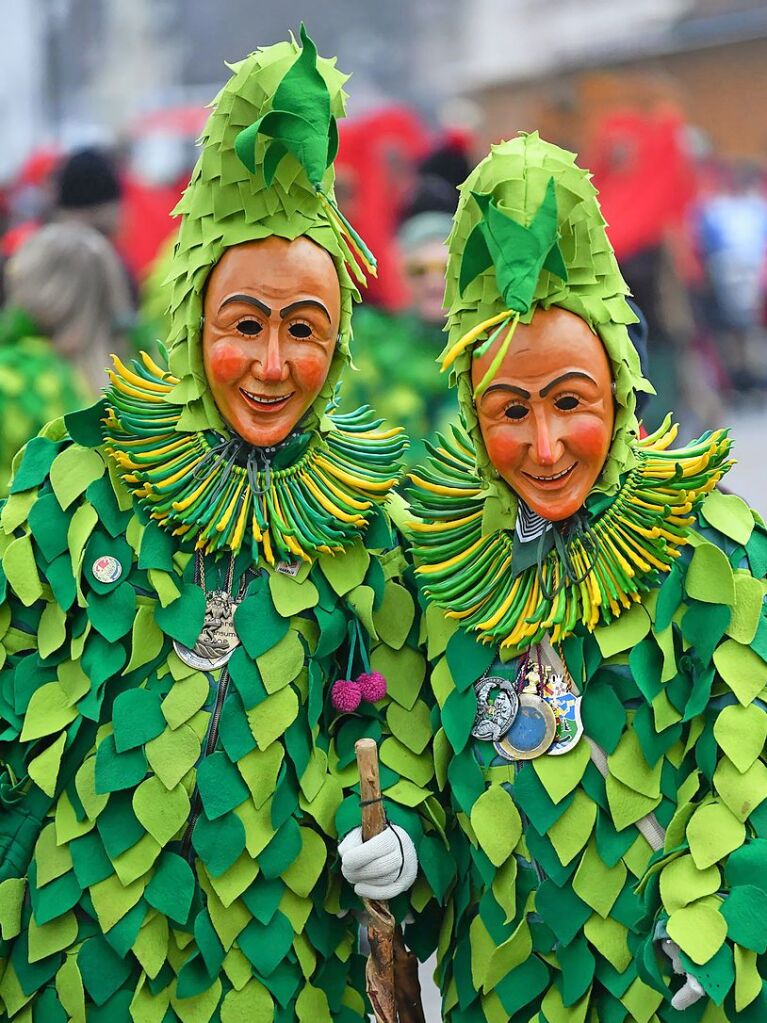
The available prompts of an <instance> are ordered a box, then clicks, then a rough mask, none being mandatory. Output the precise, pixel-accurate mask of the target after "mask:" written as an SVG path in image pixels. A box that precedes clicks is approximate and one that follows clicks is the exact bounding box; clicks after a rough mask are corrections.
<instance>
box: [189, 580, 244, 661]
mask: <svg viewBox="0 0 767 1023" xmlns="http://www.w3.org/2000/svg"><path fill="white" fill-rule="evenodd" d="M238 606H239V601H235V600H233V599H232V598H231V597H230V595H229V594H228V593H226V592H225V591H224V590H212V591H211V592H210V593H206V595H205V619H204V621H203V626H202V632H201V633H200V635H199V637H198V639H197V642H196V643H195V645H194V647H192V649H191V650H190V648H189V647H186V646H184V644H183V643H179V641H178V640H177V639H174V640H173V649H174V650H175V651H176V653H177V654H178V656H179V657H180V658H181V660H182V661H183V662H184V664H188V665H189V667H190V668H198V669H199V670H201V671H213V670H215V669H216V668H221V667H223V665H225V664H226V662H227V661H228V660H229V658H230V657H231V656H232V654H233V653H234V650H235V648H236V647H237V646H238V645H239V642H240V639H239V637H238V635H237V633H236V632H235V631H234V612H235V611H236V610H237V608H238Z"/></svg>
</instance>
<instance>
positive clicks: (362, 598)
mask: <svg viewBox="0 0 767 1023" xmlns="http://www.w3.org/2000/svg"><path fill="white" fill-rule="evenodd" d="M374 564H375V562H374ZM375 599H376V595H375V590H374V589H373V587H372V586H365V585H363V586H355V587H354V589H353V590H351V591H350V592H349V593H347V595H346V602H347V604H348V605H349V607H350V608H351V610H352V612H353V613H354V615H355V617H356V618H357V619H358V621H359V622H361V624H362V626H363V627H364V629H365V632H367V634H368V636H370V638H371V639H372V640H377V639H378V633H377V632H376V627H375V625H374V624H373V604H374V603H375Z"/></svg>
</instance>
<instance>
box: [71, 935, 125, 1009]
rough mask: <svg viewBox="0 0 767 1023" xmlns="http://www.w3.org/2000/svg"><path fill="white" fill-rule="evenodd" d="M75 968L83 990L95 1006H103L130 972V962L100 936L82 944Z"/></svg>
mask: <svg viewBox="0 0 767 1023" xmlns="http://www.w3.org/2000/svg"><path fill="white" fill-rule="evenodd" d="M77 966H78V969H79V970H80V975H81V977H82V979H83V984H84V986H85V990H86V991H87V992H88V994H89V995H90V996H91V998H92V999H93V1001H94V1002H95V1003H96V1005H103V1004H104V1002H106V1001H107V1000H108V999H109V998H110V996H111V995H113V994H114V993H115V991H117V989H118V988H119V987H120V985H121V984H122V983H123V982H124V981H125V980H127V978H128V976H129V975H130V972H131V964H130V960H129V959H128V958H127V957H125V958H123V957H122V956H119V955H118V954H117V952H115V951H114V949H113V948H112V947H111V946H110V945H109V944H108V943H107V941H106V940H105V939H104V938H103V937H102V936H101V935H97V936H96V937H93V938H89V939H88V940H87V941H85V942H84V943H83V945H82V946H81V948H80V951H79V952H78V954H77Z"/></svg>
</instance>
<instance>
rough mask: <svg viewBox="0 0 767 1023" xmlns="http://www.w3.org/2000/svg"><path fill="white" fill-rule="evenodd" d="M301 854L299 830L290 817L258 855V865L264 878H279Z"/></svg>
mask: <svg viewBox="0 0 767 1023" xmlns="http://www.w3.org/2000/svg"><path fill="white" fill-rule="evenodd" d="M300 852H301V830H300V828H299V827H298V824H297V823H296V821H295V820H294V819H293V818H292V817H291V818H288V820H286V821H285V822H284V824H283V825H282V826H281V827H280V829H279V831H278V832H277V834H276V835H275V836H274V838H273V839H272V840H271V842H270V843H269V845H267V847H266V848H265V849H264V850H263V852H261V853H259V856H258V865H259V867H260V868H261V873H262V874H263V875H264V877H268V878H274V877H279V876H280V875H281V874H282V872H283V871H284V870H286V869H287V868H288V867H289V866H290V864H291V863H293V861H294V860H295V858H296V857H297V856H298V854H299V853H300Z"/></svg>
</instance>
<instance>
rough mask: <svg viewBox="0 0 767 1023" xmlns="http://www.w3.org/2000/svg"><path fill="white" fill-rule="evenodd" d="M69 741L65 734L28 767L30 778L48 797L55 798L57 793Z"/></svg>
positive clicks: (30, 762) (31, 761)
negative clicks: (63, 756)
mask: <svg viewBox="0 0 767 1023" xmlns="http://www.w3.org/2000/svg"><path fill="white" fill-rule="evenodd" d="M66 741H67V736H66V733H65V732H62V733H61V735H60V736H59V737H58V738H57V739H56V740H55V741H54V742H52V743H51V744H50V746H48V747H47V749H45V750H44V751H43V752H42V753H40V754H38V756H36V757H35V758H34V759H33V760H30V761H29V763H28V765H27V771H28V772H29V777H30V778H31V779H32V781H33V782H35V784H36V785H37V786H38V787H39V788H41V789H42V790H43V792H44V793H45V794H46V796H51V797H53V795H54V793H55V791H56V781H57V779H58V776H59V767H60V766H61V756H62V754H63V752H64V744H65V743H66Z"/></svg>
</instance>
